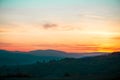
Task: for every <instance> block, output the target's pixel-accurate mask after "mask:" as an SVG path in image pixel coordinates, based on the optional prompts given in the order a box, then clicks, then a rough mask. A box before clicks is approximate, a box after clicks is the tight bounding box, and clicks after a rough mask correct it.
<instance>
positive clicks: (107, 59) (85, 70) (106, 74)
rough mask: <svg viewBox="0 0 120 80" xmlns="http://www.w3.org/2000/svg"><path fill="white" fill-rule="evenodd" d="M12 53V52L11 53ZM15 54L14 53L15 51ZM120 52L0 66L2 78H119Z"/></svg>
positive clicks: (100, 79)
mask: <svg viewBox="0 0 120 80" xmlns="http://www.w3.org/2000/svg"><path fill="white" fill-rule="evenodd" d="M12 54H13V53H12ZM15 54H16V53H15ZM119 61H120V52H114V53H112V54H107V55H99V56H94V57H84V58H64V59H61V60H57V61H56V60H52V61H49V62H36V63H33V64H24V65H7V66H5V65H4V66H1V67H0V71H1V72H0V79H3V80H13V79H14V80H18V79H19V80H23V79H24V80H120V76H119V75H120V62H119Z"/></svg>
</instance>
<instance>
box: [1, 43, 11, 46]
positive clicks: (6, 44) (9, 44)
mask: <svg viewBox="0 0 120 80" xmlns="http://www.w3.org/2000/svg"><path fill="white" fill-rule="evenodd" d="M11 45H12V44H11V43H5V42H0V46H1V47H5V46H11Z"/></svg>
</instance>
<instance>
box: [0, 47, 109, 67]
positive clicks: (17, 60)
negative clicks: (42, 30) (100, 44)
mask: <svg viewBox="0 0 120 80" xmlns="http://www.w3.org/2000/svg"><path fill="white" fill-rule="evenodd" d="M104 54H107V53H104V52H93V53H67V52H63V51H58V50H52V49H48V50H34V51H29V52H20V51H7V50H0V65H13V64H31V63H35V62H36V61H40V62H41V61H46V62H48V61H50V60H60V59H63V58H82V57H88V56H98V55H104Z"/></svg>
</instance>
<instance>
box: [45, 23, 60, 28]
mask: <svg viewBox="0 0 120 80" xmlns="http://www.w3.org/2000/svg"><path fill="white" fill-rule="evenodd" d="M55 27H58V25H57V24H54V23H46V24H44V25H43V28H45V29H49V28H55Z"/></svg>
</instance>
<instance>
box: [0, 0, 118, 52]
mask: <svg viewBox="0 0 120 80" xmlns="http://www.w3.org/2000/svg"><path fill="white" fill-rule="evenodd" d="M0 49H6V50H20V51H29V50H34V49H56V50H63V51H67V52H96V51H100V52H102V51H104V52H110V51H118V50H120V0H0Z"/></svg>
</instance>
